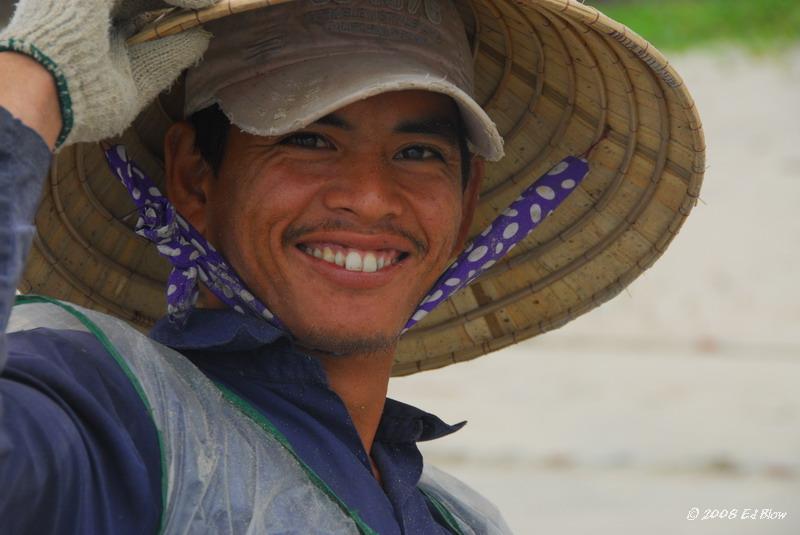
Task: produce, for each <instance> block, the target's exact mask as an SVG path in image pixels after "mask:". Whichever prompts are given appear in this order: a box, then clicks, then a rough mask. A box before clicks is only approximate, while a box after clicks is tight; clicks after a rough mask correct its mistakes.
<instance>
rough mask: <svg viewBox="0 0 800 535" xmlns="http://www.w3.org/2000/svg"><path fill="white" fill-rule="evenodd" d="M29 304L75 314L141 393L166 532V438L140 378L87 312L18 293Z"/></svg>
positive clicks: (23, 301)
mask: <svg viewBox="0 0 800 535" xmlns="http://www.w3.org/2000/svg"><path fill="white" fill-rule="evenodd" d="M28 304H50V305H55V306H57V307H59V308H61V309H63V310H65V311H66V312H68V313H69V314H70V315H72V316H74V317H75V318H76V319H77V320H78V321H80V322H81V323H82V324H83V326H84V327H86V328H87V329H88V330H89V332H90V333H91V334H92V335H94V337H95V338H97V340H98V341H99V342H100V343H101V344H102V345H103V347H104V348H105V349H106V351H108V353H109V354H110V355H111V357H112V358H113V359H114V361H115V362H116V363H117V365H119V367H120V368H121V369H122V371H123V372H124V373H125V376H126V377H127V378H128V380H129V381H130V382H131V384H132V385H133V388H134V390H136V393H137V394H139V397H140V398H141V400H142V403H144V406H145V408H146V409H147V413H148V414H149V415H150V419H151V420H152V421H153V427H155V428H156V436H157V437H158V450H159V453H160V454H161V520H160V521H159V525H160V527H159V530H158V532H159V533H163V532H164V528H165V527H166V526H165V525H164V524H165V522H166V518H167V517H166V512H167V489H168V488H169V487H168V483H169V481H168V480H167V472H168V470H167V459H166V456H165V454H164V439H163V436H162V434H161V430H160V429H158V427H157V426H156V425H155V418H153V409H152V407H151V406H150V402H149V401H148V400H147V396H146V395H145V393H144V389H143V388H142V385H141V384H140V383H139V379H137V377H136V375H135V374H134V373H133V371H132V370H131V369H130V367H129V366H128V363H127V362H126V361H125V359H124V358H123V357H122V355H120V354H119V352H118V351H117V348H116V347H114V344H112V343H111V340H109V339H108V336H106V334H105V333H104V332H103V331H102V330H101V329H100V327H98V326H97V325H96V324H95V323H94V322H93V321H92V320H90V319H89V318H88V317H86V315H85V314H83V313H82V312H80V311H78V310H76V309H75V308H73V307H71V306H70V305H68V304H66V303H62V302H61V301H57V300H55V299H51V298H49V297H44V296H41V295H18V296H17V298H16V300H15V305H16V306H19V305H28Z"/></svg>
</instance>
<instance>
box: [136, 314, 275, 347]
mask: <svg viewBox="0 0 800 535" xmlns="http://www.w3.org/2000/svg"><path fill="white" fill-rule="evenodd" d="M281 337H286V338H287V339H288V335H287V334H286V333H285V332H283V331H280V330H278V329H276V328H275V327H273V326H272V325H270V324H269V323H267V322H266V321H264V320H261V319H258V318H255V317H253V316H246V315H243V314H239V313H238V312H235V311H233V310H231V309H229V308H224V309H222V308H220V309H210V308H196V309H193V310H192V311H191V312H189V314H188V315H187V317H186V323H185V324H184V325H183V326H182V327H181V326H178V325H176V324H174V323H172V322H170V321H169V318H167V317H166V316H165V317H163V318H161V319H160V320H158V322H157V323H156V324H155V326H154V327H153V329H152V330H151V331H150V338H152V339H153V340H155V341H157V342H160V343H162V344H164V345H165V346H168V347H171V348H173V349H176V350H179V351H180V350H202V349H207V350H212V351H220V352H232V351H248V350H252V349H256V348H259V347H261V346H264V345H267V344H272V343H273V342H276V341H277V340H278V339H279V338H281Z"/></svg>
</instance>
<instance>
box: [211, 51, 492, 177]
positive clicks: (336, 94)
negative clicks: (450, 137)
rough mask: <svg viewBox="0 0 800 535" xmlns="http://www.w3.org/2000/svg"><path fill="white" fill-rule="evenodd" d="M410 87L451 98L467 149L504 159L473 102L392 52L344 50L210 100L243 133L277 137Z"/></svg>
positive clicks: (248, 82) (274, 72) (251, 81)
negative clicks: (458, 114)
mask: <svg viewBox="0 0 800 535" xmlns="http://www.w3.org/2000/svg"><path fill="white" fill-rule="evenodd" d="M331 62H335V64H336V68H335V69H331ZM387 73H392V74H387ZM411 89H416V90H425V91H432V92H434V93H441V94H444V95H448V96H449V97H451V98H452V99H453V100H454V101H455V102H456V104H457V105H458V107H459V110H460V112H461V116H462V118H463V121H464V124H465V126H466V128H467V139H468V140H469V143H470V148H471V149H472V151H473V152H474V153H476V154H479V155H480V156H482V157H484V158H485V159H487V160H489V161H497V160H499V159H500V158H502V157H503V139H502V137H501V136H500V133H499V132H498V131H497V127H496V126H495V124H494V122H493V121H492V120H491V119H490V118H489V116H488V115H487V114H486V112H484V111H483V109H482V108H481V107H480V106H479V105H478V103H477V102H475V101H474V100H473V99H472V98H471V97H470V96H469V95H467V94H466V93H465V92H464V91H462V90H460V89H459V88H458V87H456V86H455V85H454V84H453V83H451V82H450V81H448V80H447V79H443V78H441V77H434V76H432V75H431V69H430V68H426V67H425V65H423V64H420V63H418V62H415V61H413V60H409V59H408V58H403V57H399V56H395V55H391V54H379V53H373V52H365V53H361V54H353V53H352V52H349V53H348V54H342V55H336V56H334V57H324V58H315V59H311V60H307V61H303V62H301V63H295V64H292V65H288V66H284V67H280V68H277V69H274V70H270V71H269V72H267V73H264V74H260V75H257V76H254V77H252V78H249V79H247V80H243V81H241V82H238V83H235V84H233V85H230V86H228V87H226V88H224V89H222V90H221V91H219V92H218V93H217V95H216V97H215V98H214V100H216V101H217V103H218V104H219V105H220V107H221V108H222V109H223V111H224V112H225V114H226V115H227V116H228V118H229V119H230V120H231V122H232V123H233V124H235V125H236V126H238V127H239V128H241V129H242V130H244V131H245V132H248V133H251V134H254V135H262V136H276V135H283V134H287V133H289V132H293V131H295V130H298V129H301V128H305V127H306V126H308V125H309V124H311V123H313V122H314V121H316V120H318V119H320V118H321V117H324V116H325V115H328V114H330V113H332V112H334V111H336V110H338V109H341V108H343V107H345V106H347V105H349V104H352V103H354V102H357V101H359V100H363V99H365V98H369V97H371V96H375V95H378V94H381V93H387V92H391V91H403V90H411ZM287 95H289V96H288V97H287ZM207 104H210V103H206V105H207Z"/></svg>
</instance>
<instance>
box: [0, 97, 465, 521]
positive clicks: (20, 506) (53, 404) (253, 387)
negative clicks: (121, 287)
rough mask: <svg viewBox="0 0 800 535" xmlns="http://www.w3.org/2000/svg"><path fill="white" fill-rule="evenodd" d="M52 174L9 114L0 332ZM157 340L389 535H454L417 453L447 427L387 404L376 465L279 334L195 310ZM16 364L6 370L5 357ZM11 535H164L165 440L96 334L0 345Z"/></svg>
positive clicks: (3, 475)
mask: <svg viewBox="0 0 800 535" xmlns="http://www.w3.org/2000/svg"><path fill="white" fill-rule="evenodd" d="M49 163H50V154H49V152H48V151H47V147H46V146H45V145H44V142H43V141H42V140H41V139H40V138H39V137H38V136H37V135H36V134H35V133H34V132H33V131H31V130H30V129H28V128H27V127H25V126H24V125H22V124H21V123H19V122H18V121H15V120H13V119H12V118H11V116H10V115H9V114H8V113H7V112H6V111H5V110H4V109H2V108H0V218H2V219H0V327H2V330H0V332H5V328H6V325H7V318H8V314H9V311H10V306H11V303H12V302H13V299H14V288H15V287H16V283H17V281H18V279H19V276H20V273H21V270H22V267H23V265H24V258H25V255H26V254H27V249H28V248H29V246H30V239H31V236H32V227H31V224H30V222H31V220H32V218H33V214H34V212H35V208H36V200H37V199H38V196H39V191H40V188H41V183H42V181H43V180H42V177H44V176H45V174H46V172H47V168H48V166H49ZM151 336H152V337H153V338H154V339H155V340H157V341H159V342H161V343H163V344H165V345H168V346H170V347H173V348H175V349H177V350H178V351H180V352H181V353H183V354H184V355H185V356H186V357H187V358H188V359H190V360H191V361H192V362H193V363H194V364H195V365H196V366H197V367H198V368H199V369H200V370H202V371H203V372H204V373H205V374H206V375H207V376H208V377H210V378H211V379H212V380H214V381H216V382H218V383H221V384H224V385H225V386H227V387H228V388H230V389H231V390H233V391H235V392H236V393H237V394H239V396H241V397H242V398H244V399H246V400H247V401H249V402H250V403H251V404H252V405H253V406H254V407H256V408H257V409H258V410H259V411H261V412H262V413H263V414H264V415H265V416H266V417H267V419H269V420H270V421H271V422H272V423H273V424H274V425H275V427H277V428H278V430H280V431H281V432H282V433H283V434H284V435H285V436H286V437H287V438H288V440H289V442H290V443H291V445H292V447H293V448H294V449H295V451H296V452H297V453H298V455H299V456H300V457H301V458H302V459H303V460H304V461H305V462H306V463H307V464H308V465H309V466H310V467H311V468H312V469H313V470H314V471H315V472H316V473H317V474H318V475H319V476H320V477H321V478H322V479H323V480H324V481H325V482H326V483H327V484H328V485H329V486H330V487H331V488H332V489H333V490H334V492H336V494H338V495H339V497H340V498H341V499H342V500H343V501H344V502H345V503H346V504H347V505H348V506H349V507H350V508H352V509H355V510H357V511H358V512H359V514H360V516H361V517H362V518H363V519H364V520H365V521H366V523H367V524H368V525H370V526H371V527H372V528H373V529H375V530H376V531H377V532H379V533H381V534H401V533H413V534H417V533H419V534H427V533H431V534H440V533H447V530H446V529H445V528H444V527H443V526H444V521H443V519H441V518H439V517H438V514H437V513H436V512H435V511H434V510H433V508H432V507H430V506H429V504H428V503H427V502H426V500H425V498H424V496H423V495H422V494H421V492H420V491H419V490H418V489H417V487H416V485H417V483H418V481H419V477H420V474H421V471H422V465H423V461H422V456H421V454H420V452H419V449H418V448H417V442H419V441H423V440H432V439H435V438H439V437H442V436H445V435H447V434H450V433H452V432H454V431H456V430H457V429H459V428H460V427H461V426H462V425H463V423H462V424H459V425H456V426H450V425H447V424H445V423H444V422H442V421H441V420H440V419H438V418H437V417H435V416H433V415H431V414H428V413H425V412H423V411H421V410H419V409H416V408H414V407H411V406H409V405H406V404H403V403H400V402H397V401H393V400H390V399H387V400H386V405H385V407H384V411H383V416H382V418H381V421H380V424H379V427H378V430H377V434H376V436H375V441H374V444H373V448H372V452H371V454H372V458H373V460H374V461H375V463H376V464H377V466H378V468H379V470H380V472H381V477H382V483H383V485H382V486H381V484H380V483H378V481H377V480H376V479H375V478H374V477H373V475H372V471H371V467H370V461H369V455H368V454H367V452H366V451H364V448H363V446H362V445H361V441H360V439H359V437H358V434H357V432H356V429H355V426H354V425H353V422H352V420H351V419H350V416H349V414H348V412H347V409H346V408H345V406H344V403H343V402H342V400H341V399H340V398H339V396H338V395H337V394H336V393H335V392H333V391H332V390H331V389H330V387H329V385H328V383H327V378H326V376H325V373H324V370H323V369H322V367H321V365H320V363H319V362H318V361H317V360H316V359H314V358H312V357H309V356H307V355H305V354H303V353H302V352H301V351H300V350H298V348H297V347H296V346H295V345H294V343H293V341H292V339H291V338H290V337H288V336H286V335H284V334H283V333H281V332H279V331H277V330H276V329H274V328H273V327H271V326H270V325H268V324H266V323H264V322H261V321H259V320H257V319H254V318H248V317H244V316H241V315H239V314H237V313H235V312H233V311H229V310H198V311H194V312H193V313H192V314H191V315H190V316H189V318H188V321H187V323H186V325H185V326H184V327H183V328H180V329H179V328H176V327H175V326H173V325H172V324H170V323H169V322H168V321H166V320H162V321H161V322H159V323H158V324H157V325H156V326H155V328H154V329H153V332H152V333H151ZM6 354H7V362H5V366H3V362H4V361H5V359H6ZM0 372H2V375H0V486H2V489H3V490H2V492H0V533H15V534H23V533H36V534H37V535H39V534H46V533H59V534H63V533H81V534H86V533H115V534H123V533H131V534H134V533H135V534H142V533H155V532H157V530H158V523H159V519H160V515H161V512H162V511H161V487H160V481H161V474H160V453H159V449H158V441H157V437H156V431H155V428H154V426H153V423H152V421H151V420H150V418H149V416H148V414H147V412H146V409H145V407H144V406H143V404H142V402H141V401H140V399H139V397H138V395H137V393H136V391H135V390H134V389H133V387H132V385H131V384H130V383H129V381H128V380H127V378H126V377H125V375H124V374H123V372H122V370H121V369H119V368H118V366H117V364H116V363H115V362H114V361H113V359H112V358H111V357H110V356H109V355H108V354H107V352H106V350H105V349H104V348H103V347H102V346H101V345H100V343H99V342H97V340H95V338H94V337H93V336H92V335H91V334H89V333H83V332H77V331H56V330H50V329H36V330H33V331H25V332H20V333H14V334H11V335H3V336H0Z"/></svg>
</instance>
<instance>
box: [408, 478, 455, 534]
mask: <svg viewBox="0 0 800 535" xmlns="http://www.w3.org/2000/svg"><path fill="white" fill-rule="evenodd" d="M419 491H420V492H421V493H422V494H423V496H425V498H426V499H427V500H428V503H430V504H431V505H433V508H434V509H436V512H437V513H439V516H441V517H442V520H444V521H445V523H446V524H447V527H448V528H449V529H450V532H451V533H453V535H464V532H463V531H461V527H459V525H458V522H456V519H455V517H454V516H453V515H452V513H450V511H448V510H447V507H445V506H444V504H443V503H442V502H441V501H440V500H439V498H437V497H436V496H434V495H433V494H431V493H430V492H426V491H425V490H423V489H422V488H420V489H419Z"/></svg>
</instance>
